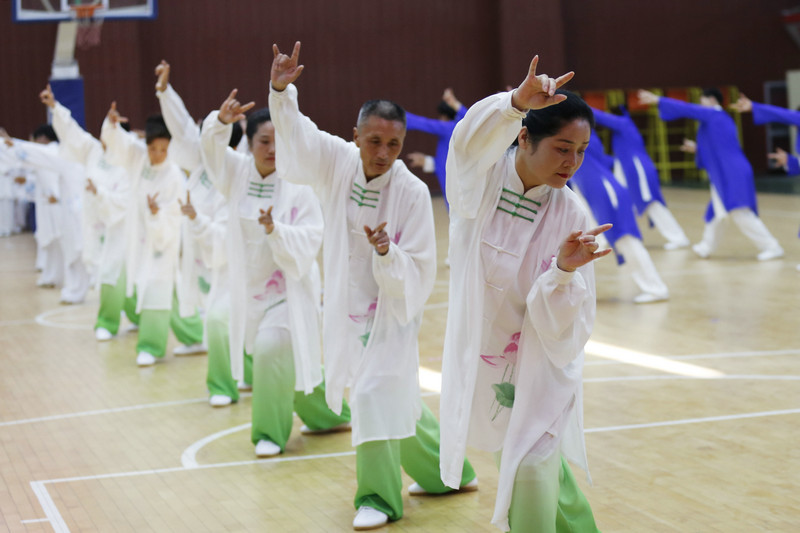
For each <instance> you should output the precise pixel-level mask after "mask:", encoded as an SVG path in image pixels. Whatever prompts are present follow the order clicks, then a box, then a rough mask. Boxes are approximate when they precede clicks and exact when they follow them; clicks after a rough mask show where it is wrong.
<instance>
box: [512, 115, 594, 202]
mask: <svg viewBox="0 0 800 533" xmlns="http://www.w3.org/2000/svg"><path fill="white" fill-rule="evenodd" d="M591 133H592V128H591V127H590V126H589V123H588V122H587V121H586V120H585V119H582V118H580V119H575V120H573V121H572V122H568V123H567V124H565V125H564V126H563V127H562V128H561V129H560V130H559V131H558V132H557V133H556V134H555V135H553V136H551V137H545V138H544V139H542V140H540V141H539V142H538V143H536V145H535V146H534V144H533V143H531V142H530V140H529V139H528V130H527V129H526V128H524V127H523V128H522V130H521V131H520V132H519V135H518V137H517V139H518V140H519V148H518V149H517V154H516V160H515V166H516V169H517V174H519V177H520V178H521V179H522V183H523V185H524V186H525V190H528V189H530V188H532V187H536V186H537V185H545V184H546V185H549V186H551V187H553V188H554V189H561V188H563V187H564V186H565V185H566V184H567V181H568V180H569V179H570V178H571V177H572V175H573V174H574V173H575V171H576V170H578V168H580V166H581V163H583V154H584V152H585V151H586V147H587V146H588V145H589V138H590V137H591Z"/></svg>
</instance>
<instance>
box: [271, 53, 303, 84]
mask: <svg viewBox="0 0 800 533" xmlns="http://www.w3.org/2000/svg"><path fill="white" fill-rule="evenodd" d="M272 53H273V55H274V58H273V59H272V68H271V69H270V72H269V81H270V83H271V84H272V88H273V89H275V90H276V91H282V90H284V89H286V87H287V86H288V85H289V84H290V83H294V82H295V81H296V80H297V78H299V77H300V74H301V73H302V72H303V65H299V66H298V64H297V63H298V61H299V60H300V41H297V42H296V43H294V49H293V50H292V56H291V57H289V56H287V55H286V54H282V53H281V51H280V50H278V45H277V44H273V45H272Z"/></svg>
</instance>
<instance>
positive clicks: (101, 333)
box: [94, 328, 114, 342]
mask: <svg viewBox="0 0 800 533" xmlns="http://www.w3.org/2000/svg"><path fill="white" fill-rule="evenodd" d="M113 337H114V335H112V334H111V332H110V331H108V330H107V329H106V328H97V329H96V330H94V338H95V339H97V340H99V341H101V342H102V341H109V340H111V339H112V338H113Z"/></svg>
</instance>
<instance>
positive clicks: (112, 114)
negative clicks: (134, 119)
mask: <svg viewBox="0 0 800 533" xmlns="http://www.w3.org/2000/svg"><path fill="white" fill-rule="evenodd" d="M106 118H107V119H108V121H109V122H110V123H112V124H114V125H116V124H119V123H120V122H128V117H123V116H122V115H120V114H119V111H117V102H111V107H110V108H109V109H108V114H106Z"/></svg>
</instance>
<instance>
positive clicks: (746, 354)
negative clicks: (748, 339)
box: [584, 341, 800, 366]
mask: <svg viewBox="0 0 800 533" xmlns="http://www.w3.org/2000/svg"><path fill="white" fill-rule="evenodd" d="M590 342H591V341H590ZM799 354H800V348H793V349H787V350H755V351H749V352H720V353H702V354H689V355H662V356H660V357H663V358H665V359H671V360H675V361H692V360H695V359H727V358H738V357H770V356H782V355H799ZM620 364H628V363H626V362H623V361H611V360H603V361H586V362H585V363H584V366H607V365H620Z"/></svg>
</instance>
